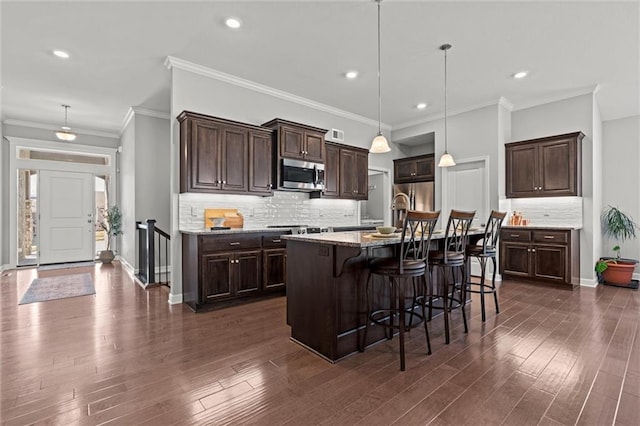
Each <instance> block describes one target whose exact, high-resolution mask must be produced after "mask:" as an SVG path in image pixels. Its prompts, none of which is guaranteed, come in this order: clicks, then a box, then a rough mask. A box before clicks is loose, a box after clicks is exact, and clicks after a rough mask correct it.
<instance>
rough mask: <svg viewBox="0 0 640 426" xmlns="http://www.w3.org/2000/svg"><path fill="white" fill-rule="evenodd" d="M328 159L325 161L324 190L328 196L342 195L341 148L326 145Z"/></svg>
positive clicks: (324, 193)
mask: <svg viewBox="0 0 640 426" xmlns="http://www.w3.org/2000/svg"><path fill="white" fill-rule="evenodd" d="M325 155H326V161H325V163H324V191H323V195H324V196H326V197H338V196H340V188H339V186H338V185H339V184H340V178H339V176H340V148H338V147H337V146H334V145H328V144H327V145H325Z"/></svg>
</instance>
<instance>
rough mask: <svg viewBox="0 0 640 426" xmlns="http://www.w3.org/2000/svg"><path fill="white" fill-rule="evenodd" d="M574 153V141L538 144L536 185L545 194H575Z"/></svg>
mask: <svg viewBox="0 0 640 426" xmlns="http://www.w3.org/2000/svg"><path fill="white" fill-rule="evenodd" d="M575 155H576V153H575V143H572V142H571V141H570V140H565V141H558V142H548V143H542V144H540V147H539V161H540V179H539V184H538V185H539V186H540V187H542V189H541V191H544V192H545V195H575V192H576V188H575V185H576V179H575V173H576V160H575Z"/></svg>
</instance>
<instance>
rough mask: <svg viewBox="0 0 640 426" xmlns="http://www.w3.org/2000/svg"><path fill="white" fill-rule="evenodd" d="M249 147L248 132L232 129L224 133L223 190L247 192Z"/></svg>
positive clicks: (226, 129) (225, 130) (225, 129)
mask: <svg viewBox="0 0 640 426" xmlns="http://www.w3.org/2000/svg"><path fill="white" fill-rule="evenodd" d="M248 158H249V145H248V139H247V132H246V131H244V130H236V129H232V128H223V131H222V162H221V165H220V166H221V169H222V173H221V175H222V181H223V183H222V189H225V190H229V191H247V190H248V189H249V185H248V175H249V174H248V173H247V164H248Z"/></svg>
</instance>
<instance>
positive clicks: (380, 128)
mask: <svg viewBox="0 0 640 426" xmlns="http://www.w3.org/2000/svg"><path fill="white" fill-rule="evenodd" d="M381 1H382V0H377V2H378V134H379V135H381V134H382V124H381V122H382V90H381V88H380V2H381Z"/></svg>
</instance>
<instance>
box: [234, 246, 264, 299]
mask: <svg viewBox="0 0 640 426" xmlns="http://www.w3.org/2000/svg"><path fill="white" fill-rule="evenodd" d="M235 256H236V257H235V259H236V264H235V267H234V269H233V273H234V281H235V283H236V289H237V294H238V295H242V294H247V293H252V292H257V291H259V290H260V282H261V275H260V272H261V258H262V257H261V251H260V250H257V251H248V252H238V253H236V255H235Z"/></svg>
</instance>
